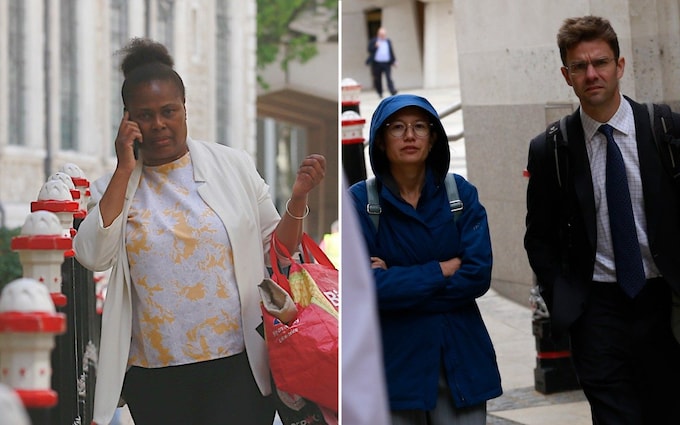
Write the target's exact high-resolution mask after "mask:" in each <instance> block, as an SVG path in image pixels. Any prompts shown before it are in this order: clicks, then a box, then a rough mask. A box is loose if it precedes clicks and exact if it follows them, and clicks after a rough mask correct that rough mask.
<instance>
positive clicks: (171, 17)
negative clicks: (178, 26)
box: [156, 0, 175, 52]
mask: <svg viewBox="0 0 680 425" xmlns="http://www.w3.org/2000/svg"><path fill="white" fill-rule="evenodd" d="M156 5H157V9H156V11H157V13H156V41H159V42H161V43H163V44H164V45H165V47H167V48H168V51H169V52H173V51H174V50H175V49H174V47H175V43H174V42H173V35H174V22H175V1H174V0H158V2H157V3H156Z"/></svg>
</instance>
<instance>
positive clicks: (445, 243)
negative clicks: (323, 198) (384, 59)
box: [348, 94, 502, 425]
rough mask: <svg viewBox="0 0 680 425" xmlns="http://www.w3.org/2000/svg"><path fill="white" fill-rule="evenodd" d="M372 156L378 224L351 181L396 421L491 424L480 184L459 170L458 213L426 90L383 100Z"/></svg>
mask: <svg viewBox="0 0 680 425" xmlns="http://www.w3.org/2000/svg"><path fill="white" fill-rule="evenodd" d="M369 156H370V163H371V167H372V169H373V174H374V175H375V178H376V186H377V192H378V194H379V198H378V199H379V204H380V209H381V213H380V215H379V222H378V226H377V227H378V228H376V226H375V224H374V221H373V218H371V216H370V215H369V214H368V212H367V205H368V196H367V186H366V182H364V181H362V182H358V183H356V184H354V185H352V186H351V187H350V189H349V191H350V195H351V196H352V200H353V202H354V207H355V208H356V211H357V215H358V217H359V222H360V226H361V230H362V233H363V236H364V238H365V239H366V246H367V248H368V253H369V255H370V261H371V267H372V269H373V274H374V278H375V283H376V290H377V299H378V309H379V316H380V327H381V334H382V346H383V357H384V364H385V376H386V380H387V389H388V395H389V402H390V409H391V413H392V423H393V425H401V424H404V425H406V424H409V425H416V424H417V425H421V424H423V425H424V424H432V425H437V424H444V423H446V424H465V425H472V424H485V423H486V402H487V400H489V399H492V398H495V397H498V396H500V395H501V393H502V389H501V379H500V374H499V371H498V365H497V363H496V353H495V351H494V348H493V344H492V342H491V338H490V337H489V333H488V332H487V329H486V326H485V325H484V321H483V320H482V317H481V314H480V312H479V308H478V307H477V303H476V299H477V298H479V297H481V296H482V295H484V294H485V293H486V292H487V291H488V289H489V287H490V285H491V266H492V252H491V239H490V236H489V227H488V222H487V216H486V210H485V209H484V207H483V206H482V204H481V203H480V202H479V199H478V195H477V189H476V188H475V187H474V186H473V185H472V184H470V183H469V182H468V181H467V180H465V179H464V178H463V177H462V176H460V175H455V181H456V184H457V187H458V193H459V197H460V200H461V201H462V203H463V211H462V213H461V214H460V216H459V217H457V218H456V219H455V220H454V215H453V213H452V212H451V210H450V208H449V199H448V193H447V190H446V187H445V184H444V179H445V177H446V175H447V173H448V170H449V161H450V153H449V144H448V140H447V136H446V132H445V131H444V127H443V126H442V124H441V121H440V120H439V118H438V115H437V112H436V111H435V110H434V108H433V107H432V105H431V104H430V103H429V102H428V101H427V100H426V99H424V98H422V97H420V96H415V95H410V94H400V95H396V96H391V97H388V98H385V99H384V100H383V101H382V102H380V104H379V105H378V107H377V109H376V110H375V112H374V114H373V117H372V120H371V128H370V139H369ZM367 261H368V259H367ZM348 284H349V283H348Z"/></svg>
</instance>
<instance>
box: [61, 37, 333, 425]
mask: <svg viewBox="0 0 680 425" xmlns="http://www.w3.org/2000/svg"><path fill="white" fill-rule="evenodd" d="M124 52H125V53H126V55H125V57H124V58H123V61H122V64H121V69H122V71H123V74H124V77H125V80H124V82H123V87H122V97H123V104H124V105H125V111H124V114H123V117H122V120H121V122H120V127H119V130H118V135H117V137H116V141H115V150H116V156H117V159H118V162H117V165H116V168H115V171H114V172H113V173H112V175H107V176H105V177H103V178H102V179H100V180H98V181H96V182H95V184H94V185H93V186H94V187H96V188H101V187H105V189H104V192H103V194H101V193H96V192H93V197H95V199H96V201H97V202H96V204H95V205H94V206H93V208H92V209H91V210H90V211H89V213H88V215H87V217H86V218H85V219H84V220H83V222H82V223H81V224H80V227H79V230H78V233H77V235H76V236H75V238H74V249H75V252H76V258H77V259H78V261H79V262H80V263H81V264H82V265H83V266H84V267H87V268H88V269H90V270H93V271H101V270H106V269H108V268H111V276H110V279H109V285H108V290H107V294H106V300H105V303H104V311H103V319H102V331H101V346H100V351H99V353H100V357H99V363H98V368H97V380H96V387H95V399H94V422H95V423H97V424H100V425H103V424H108V423H109V422H110V421H111V419H112V417H113V416H114V411H115V408H116V405H117V404H118V402H119V398H120V397H121V396H122V399H124V401H125V402H127V404H128V406H129V409H130V413H131V415H132V418H133V420H134V422H135V424H136V425H149V424H164V425H170V424H177V425H179V424H182V425H184V424H217V423H222V424H227V423H242V424H260V425H265V424H267V425H268V424H271V423H272V422H273V419H274V413H275V412H274V410H275V408H274V400H273V398H272V396H271V395H270V394H271V388H270V386H271V381H270V379H271V377H270V372H269V368H268V362H267V351H266V347H265V341H264V339H263V337H262V336H260V334H259V333H258V331H257V328H258V325H259V324H260V323H261V320H262V319H261V311H260V305H259V300H260V297H259V294H258V290H257V285H258V284H259V283H260V282H261V281H262V279H263V278H265V277H268V273H267V271H266V262H267V259H268V255H265V253H268V252H269V244H270V240H271V238H272V234H273V233H274V232H276V236H277V238H278V239H279V240H280V241H281V242H282V243H283V244H284V245H285V246H286V248H287V249H288V250H290V252H294V251H296V250H297V246H298V244H299V243H300V239H301V235H302V223H303V219H304V218H305V217H306V216H307V214H308V213H309V207H308V206H307V197H308V193H309V192H310V191H311V190H312V189H313V188H315V187H316V186H317V185H318V184H319V183H320V182H321V180H322V179H323V177H324V173H325V164H326V161H325V158H324V157H323V156H321V155H316V154H312V155H309V156H308V157H307V158H305V159H304V160H303V161H302V163H301V164H300V166H299V169H298V173H297V176H296V179H295V181H294V183H293V187H292V196H291V198H290V199H289V200H288V202H287V203H286V211H285V214H283V216H282V217H280V216H279V214H278V212H277V211H276V208H275V206H274V203H273V202H272V200H271V197H270V193H269V186H268V185H267V184H266V183H265V182H264V180H262V178H261V177H260V175H259V174H258V172H257V170H256V168H255V166H254V163H253V161H252V159H251V157H250V156H249V154H248V153H246V152H244V151H240V150H236V149H233V148H229V147H227V146H224V145H221V144H218V143H208V142H203V141H198V140H194V139H192V138H191V137H189V136H188V130H187V122H186V120H187V114H186V105H185V87H184V83H183V82H182V79H181V78H180V76H179V75H178V74H177V72H175V70H174V69H173V60H172V57H171V56H170V54H169V53H168V51H167V49H166V48H165V46H163V45H162V44H160V43H157V42H154V41H152V40H148V39H133V40H132V41H131V43H130V44H128V46H126V48H125V49H124ZM280 259H281V260H282V261H285V257H283V256H282V257H281V258H280ZM121 393H122V394H121Z"/></svg>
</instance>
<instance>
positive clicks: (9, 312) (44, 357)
mask: <svg viewBox="0 0 680 425" xmlns="http://www.w3.org/2000/svg"><path fill="white" fill-rule="evenodd" d="M64 332H66V316H65V315H64V314H63V313H57V312H56V310H55V308H54V304H53V303H52V300H51V299H50V295H49V292H48V291H47V287H46V286H45V285H43V284H41V283H40V282H38V281H37V280H35V279H31V278H26V277H24V278H20V279H17V280H14V281H12V282H10V283H8V284H7V285H6V286H5V288H4V289H3V291H2V294H0V382H2V383H3V384H5V385H8V386H10V387H11V388H13V389H14V391H15V392H16V393H17V394H18V395H19V398H20V399H21V401H22V403H23V404H24V407H26V408H27V409H48V408H51V407H54V406H55V405H56V404H57V402H58V395H57V393H56V392H55V391H53V390H52V388H51V387H50V380H51V376H52V365H51V362H50V353H51V351H52V349H54V345H55V342H54V336H55V335H57V334H62V333H64Z"/></svg>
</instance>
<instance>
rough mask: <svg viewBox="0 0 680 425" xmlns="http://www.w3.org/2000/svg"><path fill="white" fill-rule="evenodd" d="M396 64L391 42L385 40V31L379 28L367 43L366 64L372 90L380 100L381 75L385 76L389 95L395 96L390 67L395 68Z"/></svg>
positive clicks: (381, 92)
mask: <svg viewBox="0 0 680 425" xmlns="http://www.w3.org/2000/svg"><path fill="white" fill-rule="evenodd" d="M396 62H397V58H396V57H395V56H394V50H393V49H392V41H391V40H390V39H389V38H387V30H385V28H383V27H380V28H378V32H377V34H376V36H375V37H373V38H371V40H370V41H369V42H368V58H366V64H367V65H370V66H371V75H372V76H373V88H375V91H376V92H377V93H378V96H380V97H381V98H382V96H383V85H382V76H383V74H384V75H385V80H386V81H387V89H388V90H389V91H390V94H391V95H392V96H394V95H395V94H397V89H395V88H394V82H393V81H392V67H393V66H396Z"/></svg>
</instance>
